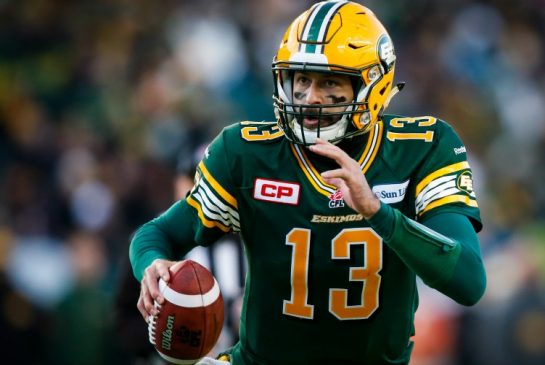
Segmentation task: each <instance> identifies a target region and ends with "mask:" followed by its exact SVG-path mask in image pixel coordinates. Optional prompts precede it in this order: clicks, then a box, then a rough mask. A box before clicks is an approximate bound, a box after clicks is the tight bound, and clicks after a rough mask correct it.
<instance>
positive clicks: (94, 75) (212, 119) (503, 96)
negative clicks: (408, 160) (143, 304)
mask: <svg viewBox="0 0 545 365" xmlns="http://www.w3.org/2000/svg"><path fill="white" fill-rule="evenodd" d="M310 4H311V1H308V0H260V1H257V0H237V1H227V0H194V1H189V0H188V1H182V0H178V1H176V0H163V1H146V0H131V1H129V0H93V1H90V0H89V1H70V0H22V1H15V0H0V198H1V201H0V359H2V360H1V362H2V363H18V364H113V363H115V364H158V363H160V362H158V360H157V359H156V358H155V357H154V356H153V355H149V350H150V349H151V347H150V346H148V345H146V341H147V338H146V337H145V336H146V328H145V324H144V322H143V321H142V319H141V318H140V317H139V315H138V313H137V311H136V308H135V305H136V299H135V298H136V296H135V295H137V294H138V292H137V291H138V283H132V286H131V285H129V286H131V287H132V288H133V289H130V288H127V287H123V285H124V284H123V283H124V282H125V284H127V280H126V279H127V277H128V275H127V273H128V268H127V262H126V255H127V247H128V243H129V239H130V236H131V233H132V232H133V231H134V230H135V229H136V228H137V227H138V226H139V225H140V224H142V223H143V222H145V221H146V220H148V219H150V218H152V217H153V216H155V215H157V214H158V213H160V212H161V211H162V210H163V209H165V208H166V207H168V206H169V205H170V204H171V203H172V202H173V200H174V199H175V196H176V192H177V190H176V189H177V188H176V187H175V181H177V180H176V179H177V177H178V176H179V175H180V174H186V173H188V171H189V170H190V167H191V164H192V161H193V160H194V158H195V154H196V153H197V151H198V150H199V148H201V146H202V144H203V143H206V141H208V140H209V139H210V138H211V137H213V136H214V135H215V134H216V133H217V132H219V131H220V130H221V128H222V127H224V126H225V125H227V124H231V123H233V122H236V121H238V120H245V119H248V120H264V119H268V120H271V119H272V118H273V113H272V106H271V93H272V77H271V72H270V62H271V59H272V56H273V54H274V52H275V50H276V47H277V45H278V43H279V41H280V37H281V35H282V32H283V30H284V29H285V27H286V26H287V25H288V24H289V22H290V21H291V19H292V18H293V17H294V16H295V15H296V14H298V13H300V12H301V11H302V10H303V9H305V8H307V7H308V6H309V5H310ZM364 4H365V5H367V6H368V7H370V8H371V9H373V10H374V11H375V13H377V15H378V16H379V18H381V19H382V20H383V22H384V23H385V25H386V26H387V28H388V29H389V30H390V33H391V36H392V38H393V40H394V44H395V45H396V50H397V55H398V63H397V76H396V79H397V80H398V81H406V82H407V86H406V88H405V89H404V90H403V92H402V93H401V94H399V96H397V97H396V98H395V99H394V102H393V103H392V106H391V108H390V109H389V111H390V112H398V113H401V114H406V115H434V116H437V117H440V118H442V119H444V120H447V121H448V122H450V123H451V124H452V125H454V126H455V128H456V129H457V130H458V132H459V133H460V135H461V136H462V138H463V139H464V141H465V142H466V145H467V147H468V150H469V157H470V162H471V164H472V167H473V170H474V174H475V177H476V178H475V181H476V184H477V185H476V187H475V188H476V191H477V194H478V198H479V202H480V206H481V209H482V218H483V221H484V223H485V229H484V231H483V232H482V233H481V234H480V237H481V241H482V251H483V256H484V259H485V262H486V266H487V272H488V289H487V293H486V294H485V297H484V298H483V299H482V301H481V302H480V303H479V304H478V305H477V306H476V307H473V308H463V307H460V306H458V305H455V304H454V303H452V302H451V301H449V300H448V299H445V298H443V297H441V296H439V295H437V294H435V293H434V292H432V291H431V290H428V289H426V288H422V292H421V296H422V301H421V306H420V309H419V311H418V312H417V335H416V347H415V352H414V358H413V361H412V363H411V364H414V365H471V364H476V365H481V364H496V365H508V364H509V365H510V364H517V365H521V364H536V365H537V364H541V365H543V364H545V225H544V220H545V186H544V185H545V1H544V0H521V1H516V2H515V1H508V0H488V1H486V0H483V1H477V0H459V1H454V0H442V1H440V0H413V1H403V0H389V1H379V0H368V1H366V2H364ZM229 255H231V256H229ZM228 257H236V256H233V255H232V254H225V255H223V254H219V253H217V252H216V255H215V257H213V258H212V260H211V262H216V264H218V262H219V263H220V265H225V262H226V261H227V262H228V264H229V259H228ZM209 258H210V257H209ZM221 263H223V264H221ZM237 265H238V266H241V264H240V263H238V264H237ZM237 265H235V266H237ZM228 266H229V265H228ZM230 275H231V274H229V273H228V274H226V277H228V278H227V279H224V280H225V283H224V284H223V285H224V289H225V290H226V292H227V293H228V297H229V298H228V299H229V300H230V302H231V303H232V308H230V310H231V309H232V310H234V311H235V312H236V306H237V301H236V299H237V288H238V287H237V284H238V283H239V281H237V280H239V279H236V278H235V279H234V282H235V284H234V285H231V284H227V281H229V280H231V281H232V278H231V277H229V276H230ZM220 280H221V279H220ZM129 282H130V280H129ZM129 284H131V283H129ZM229 285H230V286H229ZM131 290H132V291H131ZM133 297H134V298H133ZM229 325H232V326H235V327H236V323H229ZM142 333H143V335H142ZM232 340H233V337H232V335H231V337H229V336H227V337H226V338H225V339H223V340H222V341H223V342H222V343H221V344H222V345H228V344H229V342H230V341H232Z"/></svg>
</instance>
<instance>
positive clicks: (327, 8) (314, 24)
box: [300, 1, 347, 53]
mask: <svg viewBox="0 0 545 365" xmlns="http://www.w3.org/2000/svg"><path fill="white" fill-rule="evenodd" d="M345 4H347V1H325V2H323V3H320V4H319V5H318V6H316V7H314V9H313V10H312V12H311V14H310V15H309V17H308V19H307V22H306V24H305V28H304V30H303V34H302V35H301V46H300V52H303V53H323V49H324V46H323V44H320V43H323V42H325V38H326V35H327V29H328V28H329V23H330V22H331V19H333V17H334V16H335V14H337V12H338V11H339V9H340V8H341V7H342V6H343V5H345Z"/></svg>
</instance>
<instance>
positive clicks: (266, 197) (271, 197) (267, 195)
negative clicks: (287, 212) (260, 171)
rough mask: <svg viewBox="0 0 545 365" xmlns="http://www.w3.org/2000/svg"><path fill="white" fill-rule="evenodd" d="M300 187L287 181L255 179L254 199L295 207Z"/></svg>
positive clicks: (297, 202)
mask: <svg viewBox="0 0 545 365" xmlns="http://www.w3.org/2000/svg"><path fill="white" fill-rule="evenodd" d="M300 191H301V186H300V185H299V184H298V183H292V182H287V181H278V180H269V179H262V178H257V179H256V180H255V184H254V198H255V199H257V200H263V201H268V202H273V203H280V204H289V205H297V204H299V194H300Z"/></svg>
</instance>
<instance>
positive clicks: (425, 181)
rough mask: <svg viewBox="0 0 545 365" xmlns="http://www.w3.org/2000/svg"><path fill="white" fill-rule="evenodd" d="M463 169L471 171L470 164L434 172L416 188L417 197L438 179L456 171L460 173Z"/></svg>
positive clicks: (460, 164)
mask: <svg viewBox="0 0 545 365" xmlns="http://www.w3.org/2000/svg"><path fill="white" fill-rule="evenodd" d="M463 169H469V162H467V161H462V162H458V163H454V164H452V165H448V166H445V167H443V168H441V169H439V170H437V171H434V172H432V173H431V174H429V175H428V176H426V177H425V178H424V179H423V180H422V181H420V183H419V184H418V185H417V186H416V195H417V196H418V194H420V192H421V191H422V189H424V188H425V187H426V185H428V184H429V183H430V182H431V181H433V180H435V179H436V178H438V177H441V176H443V175H447V174H451V173H453V172H456V171H460V170H463Z"/></svg>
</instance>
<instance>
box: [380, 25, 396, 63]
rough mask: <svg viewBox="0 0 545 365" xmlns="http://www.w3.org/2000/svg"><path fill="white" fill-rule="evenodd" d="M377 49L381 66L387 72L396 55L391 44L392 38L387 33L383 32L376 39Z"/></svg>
mask: <svg viewBox="0 0 545 365" xmlns="http://www.w3.org/2000/svg"><path fill="white" fill-rule="evenodd" d="M377 51H378V57H379V59H380V61H381V62H382V65H383V67H384V68H385V69H386V71H387V72H388V71H390V70H391V69H392V67H393V65H394V63H395V60H396V56H395V52H394V45H393V44H392V40H391V39H390V37H388V35H386V34H384V35H383V36H382V37H380V39H379V40H378V45H377Z"/></svg>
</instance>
